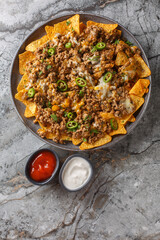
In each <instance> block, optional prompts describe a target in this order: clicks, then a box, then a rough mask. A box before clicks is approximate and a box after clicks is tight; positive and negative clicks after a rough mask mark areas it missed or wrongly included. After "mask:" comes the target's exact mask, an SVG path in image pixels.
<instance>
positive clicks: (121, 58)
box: [115, 52, 128, 66]
mask: <svg viewBox="0 0 160 240" xmlns="http://www.w3.org/2000/svg"><path fill="white" fill-rule="evenodd" d="M126 62H128V57H127V55H126V54H125V53H124V52H118V53H117V57H116V61H115V64H116V65H117V66H121V65H124V64H125V63H126Z"/></svg>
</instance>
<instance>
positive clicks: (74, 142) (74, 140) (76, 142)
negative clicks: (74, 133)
mask: <svg viewBox="0 0 160 240" xmlns="http://www.w3.org/2000/svg"><path fill="white" fill-rule="evenodd" d="M81 142H82V140H80V139H76V138H72V143H73V144H74V145H78V144H80V143H81Z"/></svg>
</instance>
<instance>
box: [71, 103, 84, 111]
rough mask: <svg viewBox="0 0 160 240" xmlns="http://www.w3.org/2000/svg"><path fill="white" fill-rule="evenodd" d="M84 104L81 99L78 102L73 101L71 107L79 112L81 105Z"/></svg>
mask: <svg viewBox="0 0 160 240" xmlns="http://www.w3.org/2000/svg"><path fill="white" fill-rule="evenodd" d="M83 105H84V102H83V100H81V101H80V102H79V103H75V105H74V107H73V109H74V110H75V112H76V113H79V112H80V111H81V106H83Z"/></svg>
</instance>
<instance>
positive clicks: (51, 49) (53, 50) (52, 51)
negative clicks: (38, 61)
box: [48, 48, 55, 57]
mask: <svg viewBox="0 0 160 240" xmlns="http://www.w3.org/2000/svg"><path fill="white" fill-rule="evenodd" d="M54 54H55V48H50V49H48V55H49V56H50V57H51V56H52V55H54Z"/></svg>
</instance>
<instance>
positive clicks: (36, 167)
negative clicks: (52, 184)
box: [30, 150, 56, 181]
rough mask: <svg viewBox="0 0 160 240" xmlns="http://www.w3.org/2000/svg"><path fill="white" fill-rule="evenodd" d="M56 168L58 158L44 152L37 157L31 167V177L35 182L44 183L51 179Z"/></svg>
mask: <svg viewBox="0 0 160 240" xmlns="http://www.w3.org/2000/svg"><path fill="white" fill-rule="evenodd" d="M55 167H56V157H55V156H54V154H53V153H51V152H50V151H47V150H44V151H42V152H40V153H39V154H38V155H36V156H35V158H34V159H33V162H32V163H31V166H30V177H31V178H32V179H33V180H35V181H44V180H46V179H48V178H50V177H51V175H52V173H53V171H54V169H55Z"/></svg>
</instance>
